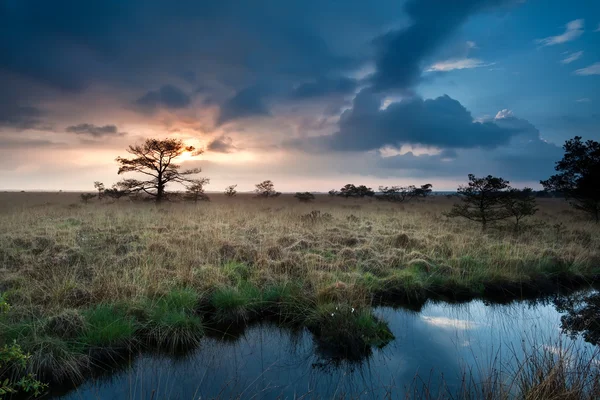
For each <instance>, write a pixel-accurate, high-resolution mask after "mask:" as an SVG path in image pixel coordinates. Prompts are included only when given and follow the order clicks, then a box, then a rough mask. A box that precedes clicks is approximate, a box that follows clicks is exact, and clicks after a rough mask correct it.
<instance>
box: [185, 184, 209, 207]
mask: <svg viewBox="0 0 600 400" xmlns="http://www.w3.org/2000/svg"><path fill="white" fill-rule="evenodd" d="M209 182H210V179H208V178H202V179H194V180H190V181H189V184H188V185H186V192H185V199H186V200H191V201H193V202H194V203H196V202H198V201H209V200H210V199H209V198H208V196H207V194H206V193H204V186H205V185H207V184H208V183H209Z"/></svg>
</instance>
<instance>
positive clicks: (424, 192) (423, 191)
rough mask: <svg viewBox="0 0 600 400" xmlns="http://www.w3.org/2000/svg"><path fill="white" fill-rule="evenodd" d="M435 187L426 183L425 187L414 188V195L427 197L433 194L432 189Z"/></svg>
mask: <svg viewBox="0 0 600 400" xmlns="http://www.w3.org/2000/svg"><path fill="white" fill-rule="evenodd" d="M432 187H433V185H432V184H431V183H426V184H424V185H421V187H418V188H414V189H413V193H414V197H423V198H425V197H427V196H429V195H430V194H431V192H432V189H431V188H432Z"/></svg>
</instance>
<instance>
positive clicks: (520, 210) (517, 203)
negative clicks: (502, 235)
mask: <svg viewBox="0 0 600 400" xmlns="http://www.w3.org/2000/svg"><path fill="white" fill-rule="evenodd" d="M502 204H503V205H504V208H505V209H506V211H507V212H508V214H510V215H511V216H513V217H514V218H515V231H518V230H519V222H520V221H521V220H522V219H523V218H526V217H529V216H532V215H534V214H535V213H536V212H537V211H538V209H537V207H536V202H535V196H534V194H533V189H531V188H525V189H523V190H519V189H515V188H511V189H509V190H507V191H506V193H505V196H504V197H503V198H502Z"/></svg>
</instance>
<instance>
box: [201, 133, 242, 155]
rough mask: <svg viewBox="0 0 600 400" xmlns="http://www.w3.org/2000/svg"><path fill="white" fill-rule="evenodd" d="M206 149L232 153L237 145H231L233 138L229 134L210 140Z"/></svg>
mask: <svg viewBox="0 0 600 400" xmlns="http://www.w3.org/2000/svg"><path fill="white" fill-rule="evenodd" d="M206 149H207V150H208V151H212V152H215V153H232V152H234V151H236V150H237V147H235V146H234V145H233V140H232V139H231V138H230V137H229V136H220V137H218V138H216V139H213V140H211V141H210V142H209V143H208V145H207V146H206Z"/></svg>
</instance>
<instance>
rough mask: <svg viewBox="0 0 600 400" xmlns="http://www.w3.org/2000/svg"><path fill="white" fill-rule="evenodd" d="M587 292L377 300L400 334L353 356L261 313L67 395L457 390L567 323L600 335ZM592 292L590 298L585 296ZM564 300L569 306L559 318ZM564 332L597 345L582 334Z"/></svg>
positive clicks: (358, 394) (555, 335)
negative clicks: (388, 303) (413, 303)
mask: <svg viewBox="0 0 600 400" xmlns="http://www.w3.org/2000/svg"><path fill="white" fill-rule="evenodd" d="M579 296H580V298H578V299H575V300H573V302H572V303H568V304H567V302H563V303H559V302H557V300H556V299H554V301H544V302H520V303H513V304H509V305H486V304H484V302H482V301H473V302H470V303H466V304H460V305H457V304H446V303H433V302H428V303H427V304H426V305H425V306H423V307H422V309H421V312H414V311H408V310H404V309H393V308H390V307H382V308H378V309H377V310H376V314H377V316H378V317H380V318H382V319H384V320H385V321H387V322H388V324H389V328H390V330H391V331H392V332H393V334H394V335H395V337H396V339H395V340H394V341H393V342H391V343H390V344H389V345H388V346H386V347H384V348H383V349H377V348H374V349H371V351H369V352H368V353H367V354H365V355H364V357H363V358H362V359H360V360H354V361H349V360H341V359H339V358H336V357H332V355H331V354H330V353H329V352H328V351H327V348H325V347H323V346H322V345H321V344H320V343H319V341H317V340H316V339H315V338H314V336H313V335H312V334H311V333H310V332H309V331H308V330H306V329H296V330H290V329H280V328H277V327H276V326H274V325H272V324H268V323H263V324H258V325H254V326H251V327H249V328H247V329H245V330H241V331H240V330H237V331H229V332H227V333H226V334H223V332H221V331H219V332H213V334H211V335H210V336H211V337H207V338H206V339H205V340H204V341H203V344H202V346H201V347H200V348H198V349H196V350H194V351H192V352H189V353H188V354H186V355H184V356H180V357H171V356H167V355H160V354H158V355H157V354H141V355H139V356H138V357H136V358H134V359H132V361H131V363H130V365H129V366H128V368H126V369H124V370H121V371H118V372H116V373H115V374H112V375H110V376H107V377H101V378H97V379H94V380H91V381H89V382H87V383H86V384H84V385H82V386H80V387H79V388H77V389H75V390H73V391H71V392H70V393H68V394H66V395H64V396H63V397H60V398H62V399H88V398H99V399H128V398H136V399H150V398H154V399H158V398H160V399H163V398H167V399H198V398H215V397H220V398H231V397H239V398H255V399H275V398H281V397H284V398H295V397H302V396H306V397H308V398H317V397H318V398H344V397H346V398H349V397H352V398H365V399H366V398H369V399H371V398H390V397H391V398H403V396H404V393H405V391H407V390H410V388H411V387H414V385H415V381H417V379H415V376H416V375H417V374H418V375H419V376H420V378H418V379H422V380H424V381H427V382H428V385H429V388H430V389H431V390H432V391H433V392H434V393H435V392H437V389H438V388H439V387H440V385H446V386H448V388H449V390H453V389H457V388H458V387H459V385H460V384H461V379H462V376H463V373H464V372H467V373H472V374H473V375H475V376H476V375H478V374H479V373H480V372H483V371H486V370H487V369H489V368H490V367H492V366H494V365H497V364H495V363H497V362H498V360H501V361H502V363H503V365H509V364H510V363H511V362H512V360H515V359H517V358H519V357H521V356H522V355H523V353H524V351H525V350H526V349H527V348H528V347H530V346H534V345H536V346H539V345H546V346H554V345H555V343H557V341H559V340H561V329H562V328H564V327H565V324H567V323H571V322H578V321H580V325H578V326H584V327H586V329H584V330H583V331H585V333H584V337H585V339H586V340H587V341H589V342H591V343H598V342H597V339H598V336H594V335H593V334H590V333H589V329H587V328H589V326H590V324H589V323H588V322H587V321H588V317H587V316H589V315H591V313H592V312H595V313H598V305H599V304H600V303H599V302H598V300H600V298H599V297H598V295H597V294H592V295H589V294H587V295H585V294H581V295H579ZM590 300H592V303H591V304H592V305H591V306H590V305H588V306H583V305H582V304H583V303H585V302H587V301H590ZM594 302H595V303H594ZM589 307H591V308H589ZM594 307H595V308H594ZM557 309H558V310H560V312H566V313H567V314H566V315H564V316H562V318H561V314H560V313H559V311H557ZM596 315H598V314H596ZM570 333H576V331H575V330H572V331H570ZM596 335H597V330H596ZM223 337H224V338H226V339H227V340H222V338H223ZM562 340H568V341H572V343H573V345H574V346H581V347H585V346H588V347H589V346H590V344H586V343H585V342H584V341H583V340H582V339H581V338H579V337H578V336H577V335H575V336H573V337H572V338H571V337H569V338H564V337H563V339H562ZM594 340H595V341H594ZM442 377H443V381H442V379H441V378H442Z"/></svg>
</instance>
